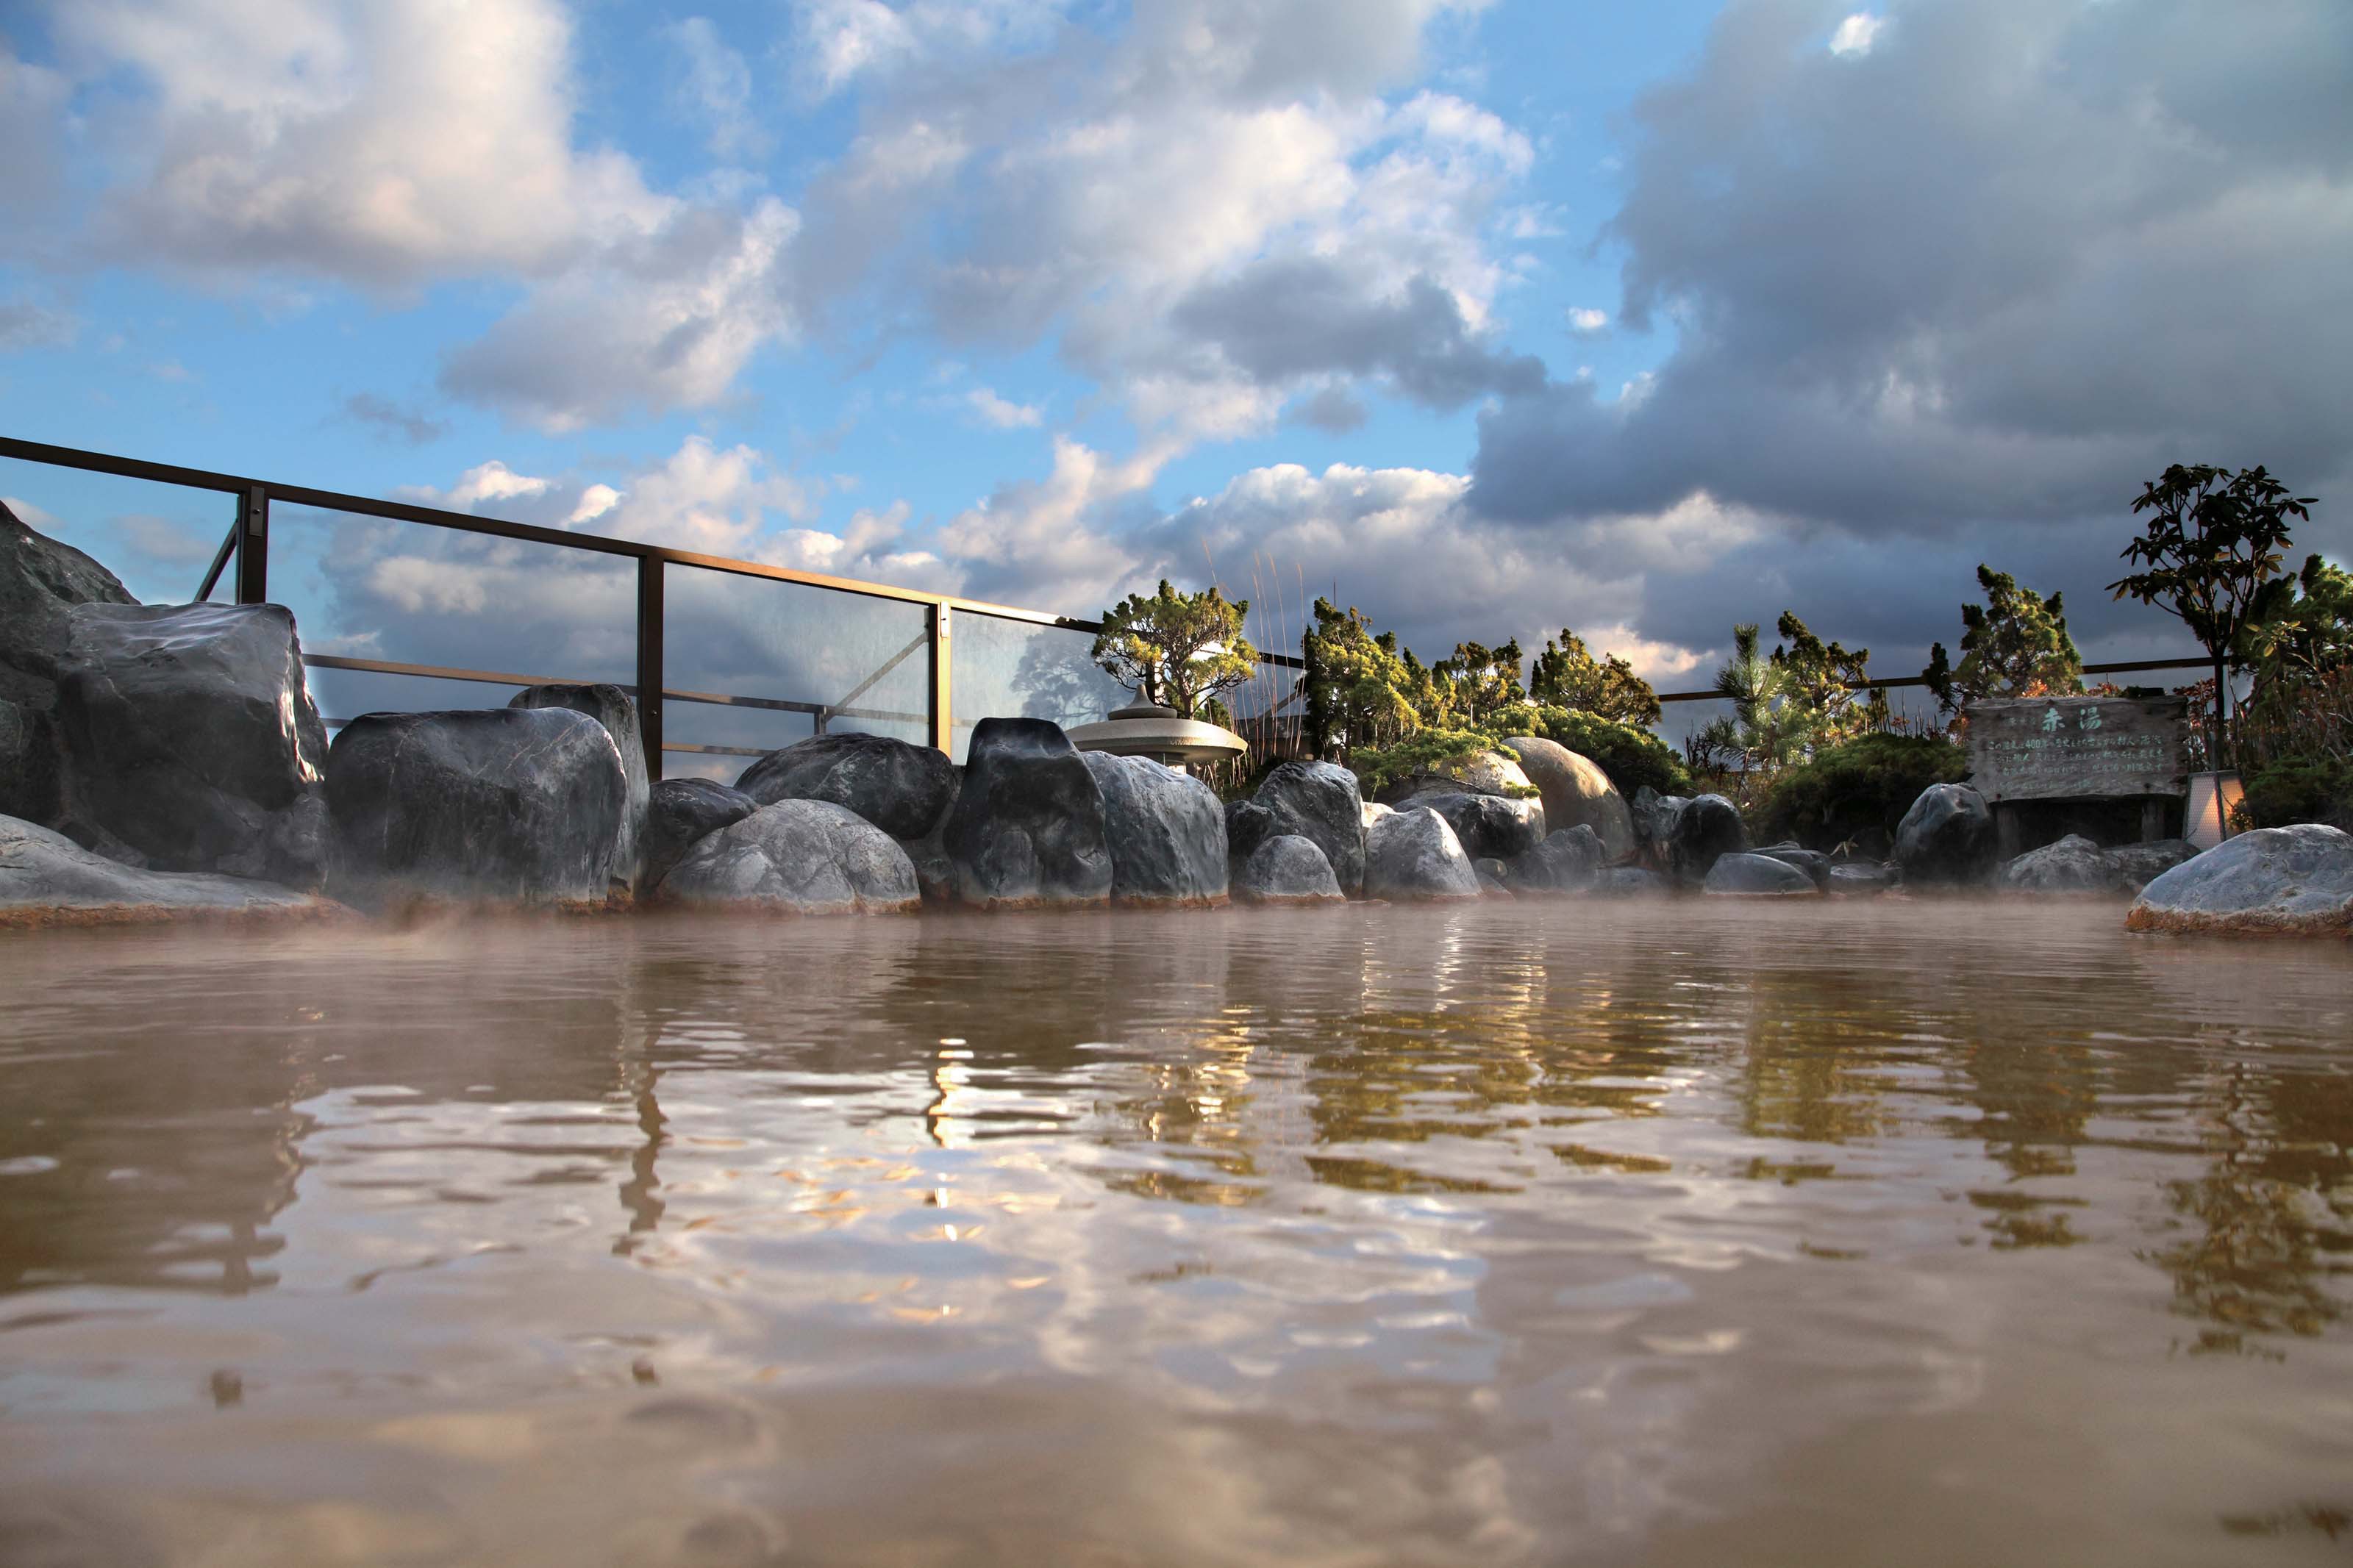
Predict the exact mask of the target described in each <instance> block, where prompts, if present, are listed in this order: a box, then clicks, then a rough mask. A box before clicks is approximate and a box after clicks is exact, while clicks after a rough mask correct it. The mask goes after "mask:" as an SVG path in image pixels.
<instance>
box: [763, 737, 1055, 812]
mask: <svg viewBox="0 0 2353 1568" xmlns="http://www.w3.org/2000/svg"><path fill="white" fill-rule="evenodd" d="M1039 722H1043V721H1042V720H1041V721H1039ZM735 787H736V788H737V789H740V790H742V791H743V792H744V794H745V795H750V796H751V797H752V798H753V799H754V800H756V801H758V802H759V803H760V804H761V805H774V804H775V803H776V802H777V801H780V800H828V801H831V802H832V803H833V804H834V805H839V806H847V807H848V808H849V809H850V810H851V811H854V812H856V813H857V814H858V815H859V816H862V817H864V818H865V819H866V820H867V821H869V822H871V823H872V824H873V825H874V826H877V827H879V828H881V830H882V831H883V832H885V833H887V834H889V835H890V836H891V837H893V838H917V839H919V838H922V837H925V836H926V835H927V834H929V833H930V832H931V831H932V829H933V828H934V827H935V826H938V824H939V821H940V818H941V817H942V816H944V815H945V814H946V812H947V809H948V807H949V805H950V804H951V803H952V802H953V801H954V800H955V794H956V777H955V764H954V763H950V762H949V761H948V758H947V753H946V752H942V751H940V750H938V749H937V748H936V747H933V746H918V745H915V744H913V743H912V742H906V741H902V740H898V739H895V738H893V737H892V736H889V735H868V734H861V733H859V732H857V731H843V732H837V733H834V734H829V735H812V736H810V737H809V738H808V739H807V740H806V741H800V742H795V743H794V744H792V745H789V746H786V747H784V748H783V749H782V750H780V751H774V752H769V753H768V754H767V755H766V756H765V757H762V758H761V759H760V760H759V761H758V762H756V763H753V764H752V765H751V766H750V767H748V768H745V769H744V773H743V776H742V777H740V778H738V779H737V780H736V781H735Z"/></svg>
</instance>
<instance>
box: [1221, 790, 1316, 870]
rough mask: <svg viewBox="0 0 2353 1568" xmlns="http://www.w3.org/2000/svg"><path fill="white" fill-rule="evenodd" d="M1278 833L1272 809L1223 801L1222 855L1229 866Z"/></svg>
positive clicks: (1279, 826)
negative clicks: (1223, 830) (1224, 835)
mask: <svg viewBox="0 0 2353 1568" xmlns="http://www.w3.org/2000/svg"><path fill="white" fill-rule="evenodd" d="M1282 836H1283V835H1282V824H1280V823H1278V822H1277V821H1275V819H1274V813H1273V812H1271V811H1270V810H1268V809H1267V808H1266V807H1265V806H1262V805H1260V804H1259V803H1258V802H1256V801H1254V800H1229V801H1228V802H1226V858H1227V860H1228V863H1229V866H1239V865H1242V864H1244V863H1246V862H1247V861H1248V860H1249V859H1250V857H1251V856H1252V855H1255V854H1257V853H1258V847H1259V846H1260V845H1261V844H1263V843H1265V842H1266V841H1267V840H1268V839H1270V838H1280V837H1282ZM1327 864H1328V862H1327Z"/></svg>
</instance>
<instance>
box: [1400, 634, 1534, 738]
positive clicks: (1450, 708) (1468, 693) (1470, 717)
mask: <svg viewBox="0 0 2353 1568" xmlns="http://www.w3.org/2000/svg"><path fill="white" fill-rule="evenodd" d="M1406 658H1407V659H1408V660H1409V661H1410V660H1411V659H1412V658H1413V656H1412V654H1411V653H1408V654H1407V655H1406ZM1520 658H1521V654H1520V642H1519V639H1518V638H1517V637H1514V638H1513V639H1512V640H1511V641H1510V642H1507V643H1505V644H1504V645H1503V646H1502V647H1493V648H1491V647H1485V646H1483V645H1482V644H1479V643H1475V642H1461V643H1456V644H1455V645H1454V657H1453V658H1441V659H1440V660H1439V661H1438V662H1437V663H1436V664H1434V665H1431V666H1430V671H1429V679H1428V680H1427V681H1426V682H1425V683H1423V685H1422V689H1420V690H1419V691H1417V692H1416V693H1415V695H1416V696H1417V698H1419V700H1418V701H1417V702H1416V704H1415V706H1416V707H1417V708H1419V710H1420V711H1421V716H1422V720H1423V721H1424V722H1425V723H1430V724H1435V725H1438V726H1439V727H1440V728H1451V729H1465V730H1468V729H1474V728H1477V727H1478V726H1479V724H1480V723H1481V722H1482V721H1483V720H1485V719H1486V717H1487V716H1488V715H1489V714H1492V713H1493V712H1494V711H1495V710H1497V709H1500V708H1505V707H1508V706H1510V705H1511V704H1512V703H1514V702H1519V701H1523V700H1525V699H1526V696H1527V694H1526V693H1525V692H1524V691H1522V690H1521V689H1520Z"/></svg>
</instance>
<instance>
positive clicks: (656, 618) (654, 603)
mask: <svg viewBox="0 0 2353 1568" xmlns="http://www.w3.org/2000/svg"><path fill="white" fill-rule="evenodd" d="M662 682H663V676H662V562H661V557H660V556H659V555H640V556H638V734H639V735H641V736H642V737H643V738H644V741H645V747H646V778H647V780H648V781H649V782H650V783H655V784H659V783H660V782H661V776H662Z"/></svg>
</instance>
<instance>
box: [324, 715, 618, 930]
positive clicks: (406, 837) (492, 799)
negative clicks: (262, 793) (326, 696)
mask: <svg viewBox="0 0 2353 1568" xmlns="http://www.w3.org/2000/svg"><path fill="white" fill-rule="evenodd" d="M327 804H328V806H329V808H330V811H331V813H332V817H333V821H334V836H335V866H334V881H333V884H332V885H333V887H334V889H335V891H336V893H337V895H338V896H339V897H344V898H350V899H354V900H365V901H368V902H375V903H380V902H383V901H385V900H392V899H397V898H400V897H403V896H417V897H424V898H433V899H468V900H473V899H480V900H521V901H524V902H541V901H559V902H561V901H575V902H577V901H587V900H601V899H603V898H604V897H605V896H606V892H607V882H608V880H609V879H610V878H611V877H612V875H613V873H614V870H615V861H616V857H617V851H618V849H619V847H620V842H621V822H622V816H623V814H624V812H625V810H626V808H627V806H628V777H627V775H626V774H625V773H623V772H622V769H621V753H620V751H619V749H618V748H617V747H616V746H615V745H614V743H613V737H612V735H611V734H610V733H609V732H607V730H606V728H605V726H604V725H602V724H600V723H598V722H597V721H596V720H594V719H591V718H589V717H588V716H587V715H586V714H585V713H575V712H574V711H572V710H570V709H568V708H487V709H474V710H451V711H445V712H430V713H364V714H362V715H361V716H360V717H359V718H357V719H354V720H353V721H351V722H350V723H349V724H346V725H344V726H343V731H342V733H340V734H338V735H337V736H336V737H335V743H334V745H333V747H332V749H331V750H330V751H329V752H328V754H327Z"/></svg>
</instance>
